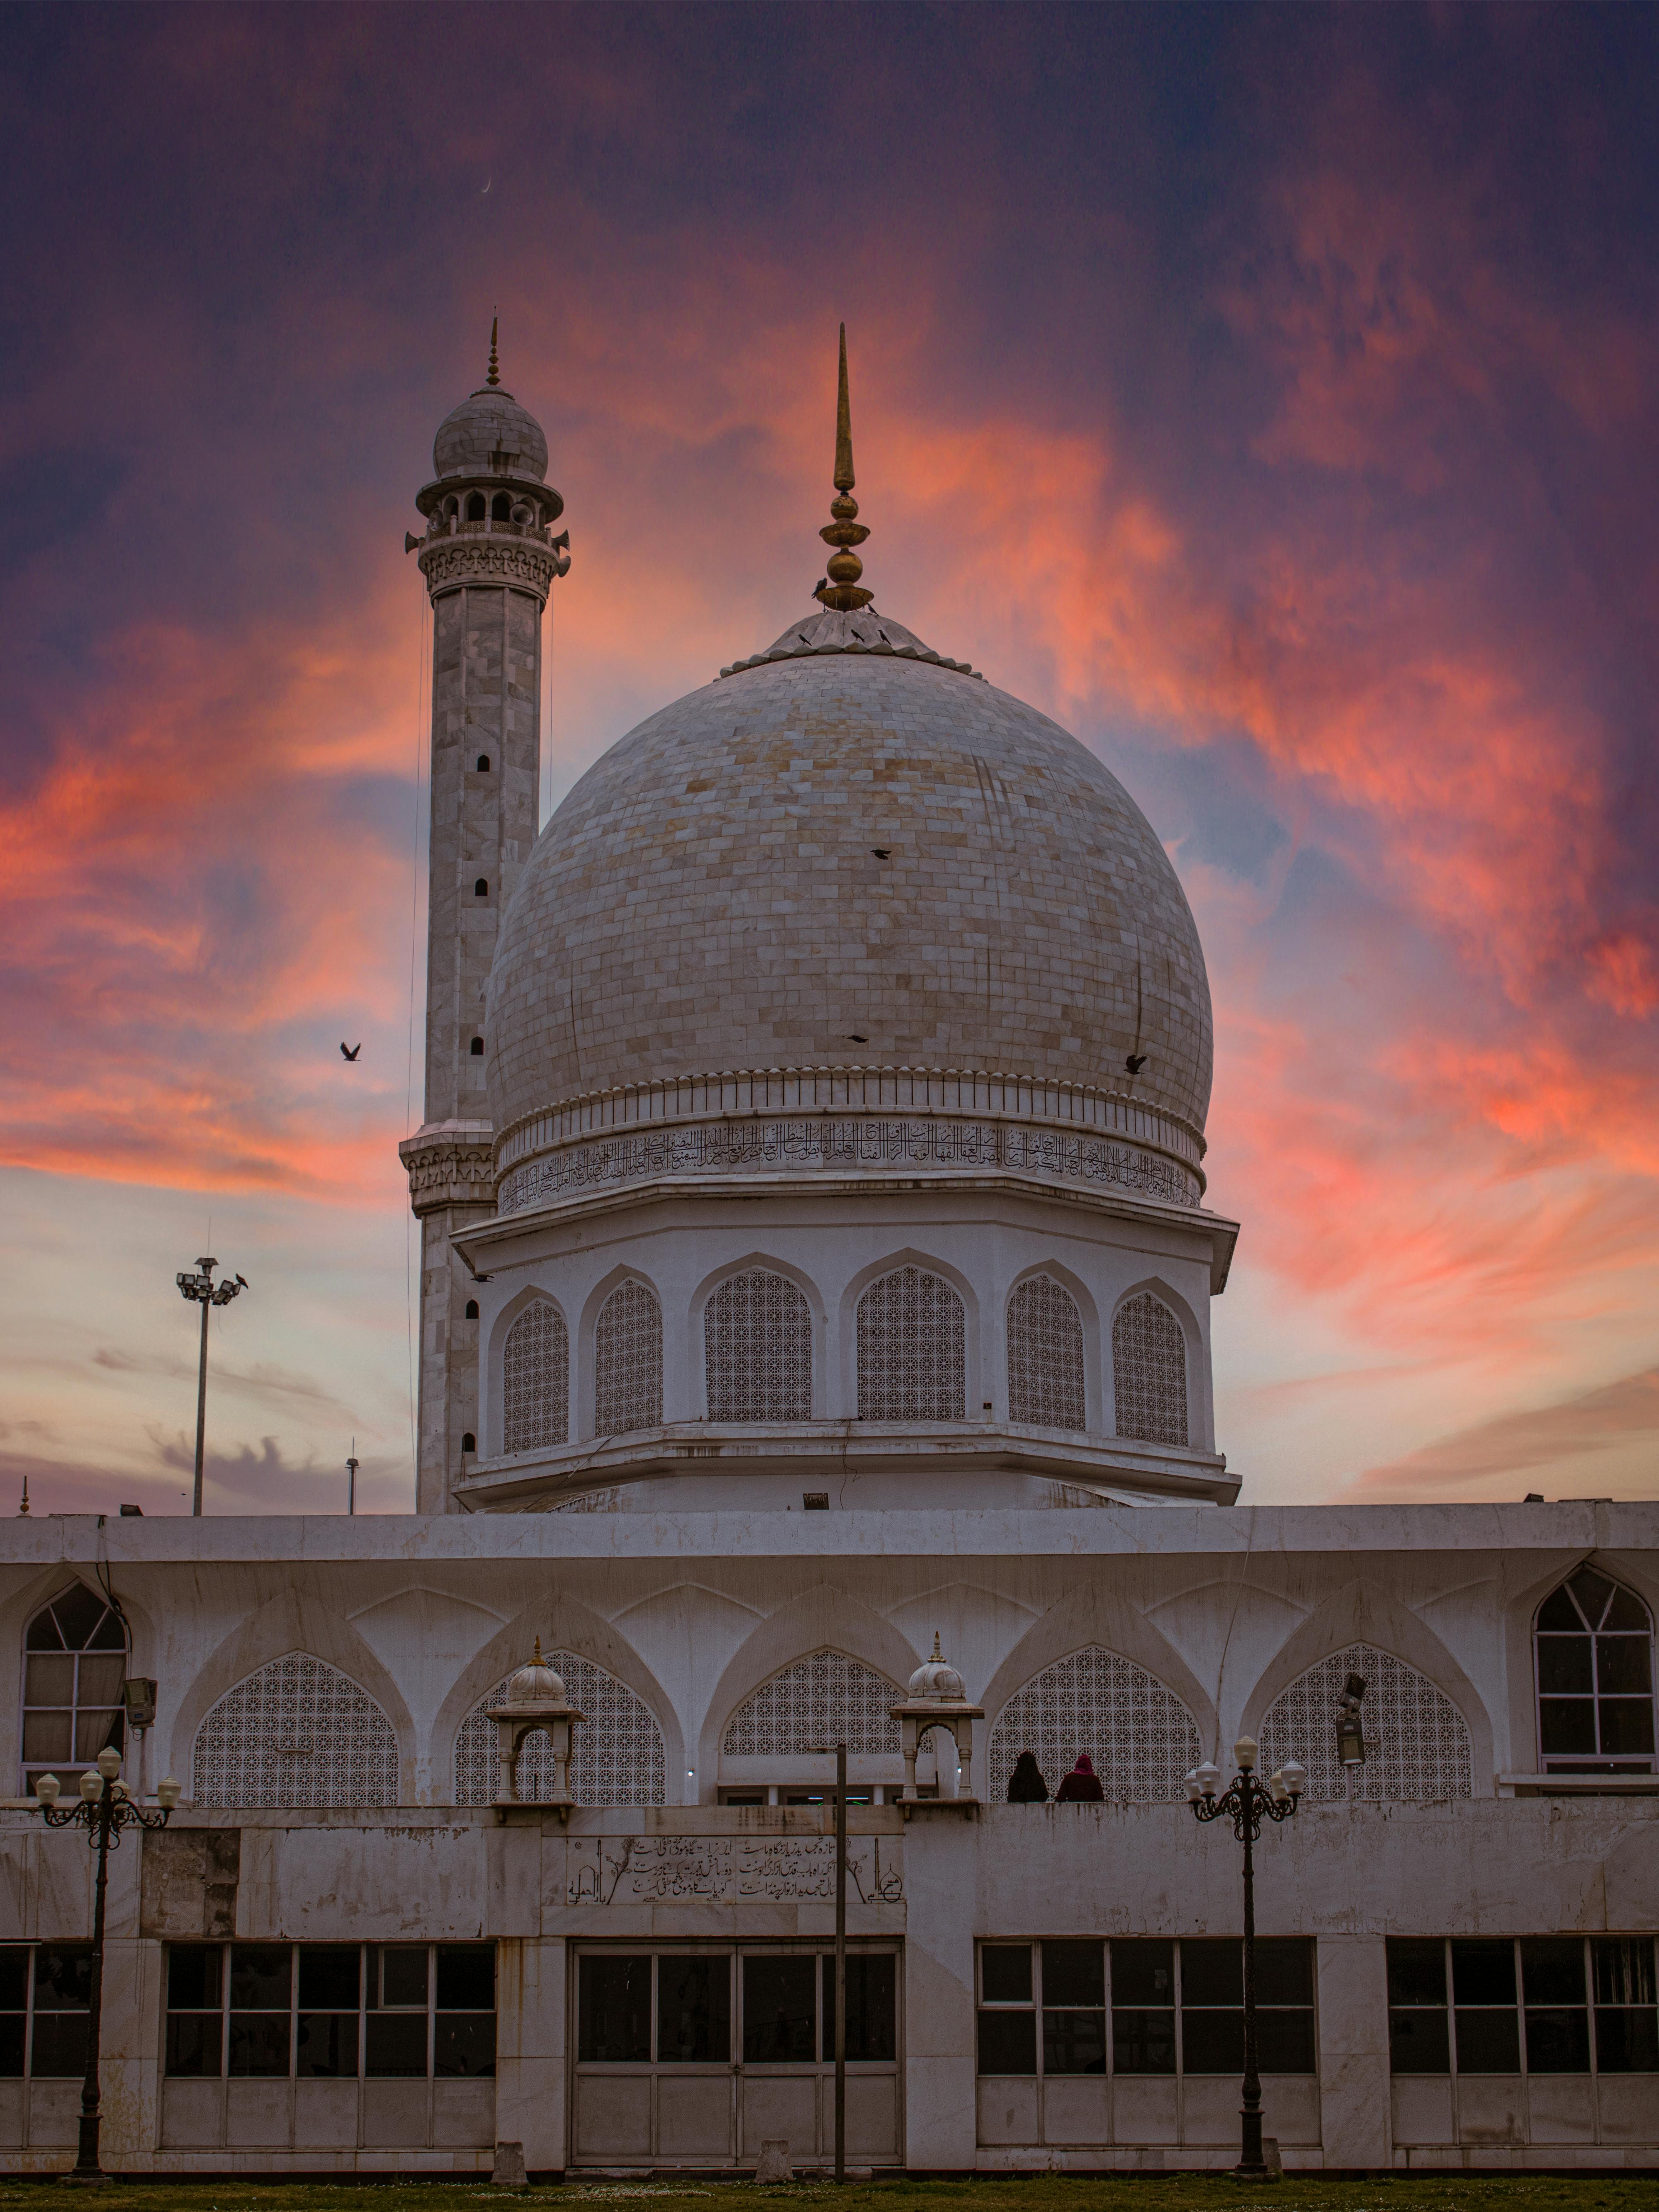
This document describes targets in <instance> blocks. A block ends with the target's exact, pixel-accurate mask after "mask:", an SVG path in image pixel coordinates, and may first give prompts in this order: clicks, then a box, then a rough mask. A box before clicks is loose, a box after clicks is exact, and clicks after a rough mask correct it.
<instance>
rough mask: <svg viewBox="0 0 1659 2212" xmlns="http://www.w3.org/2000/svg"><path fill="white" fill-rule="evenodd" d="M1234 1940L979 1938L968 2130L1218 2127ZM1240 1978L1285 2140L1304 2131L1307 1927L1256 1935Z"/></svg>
mask: <svg viewBox="0 0 1659 2212" xmlns="http://www.w3.org/2000/svg"><path fill="white" fill-rule="evenodd" d="M1243 1949H1244V1947H1243V1941H1242V1939H1241V1938H1239V1937H1237V1936H1204V1937H1192V1936H1189V1937H1184V1938H1182V1939H1180V1940H1176V1939H1175V1938H1172V1937H1152V1936H1135V1937H1127V1938H1119V1937H1114V1938H1112V1939H1111V1940H1110V1941H1109V1942H1103V1941H1102V1940H1101V1939H1100V1938H1098V1937H1076V1936H1065V1937H1060V1938H1054V1937H1049V1938H1047V1939H1041V1938H1035V1937H1034V1938H1032V1939H1030V1940H1029V1941H1024V1940H1022V1941H1019V1942H1012V1941H1005V1940H1002V1939H990V1938H987V1940H986V1941H984V1942H981V1945H980V1947H979V1962H978V1972H979V1988H978V1993H977V1994H978V2005H977V2016H976V2022H975V2027H976V2036H977V2054H978V2069H979V2094H978V2103H979V2140H980V2142H981V2144H984V2145H987V2146H1004V2145H1008V2146H1012V2145H1015V2144H1032V2145H1038V2146H1045V2147H1048V2148H1082V2147H1084V2146H1086V2145H1089V2144H1099V2143H1108V2142H1115V2143H1120V2144H1127V2143H1145V2144H1148V2145H1151V2144H1182V2145H1194V2146H1197V2145H1205V2144H1211V2143H1219V2142H1229V2141H1231V2140H1232V2139H1233V2136H1235V2135H1236V2133H1237V2106H1238V2081H1239V2075H1240V2074H1241V2073H1242V2071H1243V2064H1244V1960H1243ZM1255 1988H1256V2007H1257V2011H1256V2024H1257V2039H1258V2045H1259V2051H1260V2065H1261V2074H1262V2076H1263V2081H1264V2097H1265V2102H1266V2112H1267V2132H1268V2133H1269V2134H1270V2135H1277V2136H1279V2138H1280V2140H1281V2141H1283V2142H1285V2143H1287V2144H1289V2143H1300V2142H1317V2141H1318V2140H1319V2105H1318V2082H1317V2043H1316V2035H1315V2027H1314V1945H1313V1942H1312V1941H1311V1939H1310V1938H1306V1937H1303V1936H1263V1937H1261V1938H1260V1939H1258V1941H1257V1943H1256V1947H1255ZM1230 2131H1231V2132H1230Z"/></svg>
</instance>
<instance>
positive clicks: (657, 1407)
mask: <svg viewBox="0 0 1659 2212" xmlns="http://www.w3.org/2000/svg"><path fill="white" fill-rule="evenodd" d="M661 1426H662V1307H661V1305H660V1304H659V1303H658V1299H657V1294H656V1292H655V1291H653V1289H652V1288H651V1286H650V1285H649V1284H647V1283H641V1282H640V1281H638V1280H637V1279H630V1280H629V1281H628V1282H625V1283H619V1284H618V1285H617V1288H616V1289H615V1290H614V1291H611V1295H610V1297H608V1298H607V1299H606V1300H605V1304H603V1305H602V1306H601V1307H600V1308H599V1319H598V1321H597V1322H595V1323H594V1324H593V1427H594V1431H595V1433H596V1434H597V1435H599V1436H602V1437H616V1436H621V1435H623V1433H624V1432H625V1431H628V1430H629V1429H656V1428H660V1427H661Z"/></svg>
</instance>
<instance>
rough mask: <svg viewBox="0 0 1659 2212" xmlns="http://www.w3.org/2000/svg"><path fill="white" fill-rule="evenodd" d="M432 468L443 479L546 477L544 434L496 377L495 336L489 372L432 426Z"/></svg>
mask: <svg viewBox="0 0 1659 2212" xmlns="http://www.w3.org/2000/svg"><path fill="white" fill-rule="evenodd" d="M432 466H433V470H434V472H435V474H436V475H437V476H438V477H532V478H533V479H534V480H535V481H536V482H537V483H545V482H546V481H547V436H546V433H545V432H544V430H543V428H542V426H541V424H540V423H539V422H538V421H537V420H536V418H535V416H533V415H532V413H531V412H530V410H529V409H528V408H527V407H520V404H519V403H518V401H517V400H516V399H515V398H513V394H512V393H511V392H503V391H502V389H501V385H500V383H499V381H498V380H497V373H496V365H495V331H494V330H493V329H492V331H491V332H490V342H489V376H488V378H487V380H486V381H485V382H484V383H483V384H481V385H480V386H478V388H477V391H476V392H469V393H468V395H467V397H466V398H465V399H463V400H462V402H461V404H460V405H459V407H456V408H453V409H452V410H450V412H449V413H448V414H447V415H446V416H445V417H444V419H443V421H442V422H441V423H440V424H439V426H438V435H437V436H436V437H435V439H434V440H433V441H432Z"/></svg>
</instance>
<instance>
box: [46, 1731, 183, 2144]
mask: <svg viewBox="0 0 1659 2212" xmlns="http://www.w3.org/2000/svg"><path fill="white" fill-rule="evenodd" d="M120 1772H121V1754H120V1753H119V1752H118V1751H116V1750H114V1749H113V1748H107V1749H106V1750H103V1751H100V1753H99V1754H98V1771H97V1772H96V1773H95V1774H94V1773H93V1772H92V1771H90V1769H88V1771H87V1772H86V1773H85V1774H83V1775H82V1777H81V1802H79V1804H76V1805H65V1806H64V1807H63V1808H62V1809H61V1810H60V1809H59V1807H58V1792H59V1790H61V1789H62V1787H63V1784H61V1783H60V1782H59V1781H58V1777H57V1776H56V1775H55V1774H42V1775H39V1776H37V1777H36V1778H35V1784H34V1794H35V1796H36V1798H37V1799H38V1800H39V1802H40V1811H41V1814H42V1815H43V1816H44V1818H45V1820H46V1826H48V1827H49V1828H68V1827H72V1826H75V1824H76V1822H77V1821H78V1822H79V1823H80V1825H81V1826H82V1827H83V1828H85V1829H86V1830H87V1831H88V1835H87V1841H88V1844H90V1845H91V1847H92V1849H93V1850H94V1851H96V1852H97V1854H98V1874H97V1879H96V1881H95V1883H94V1888H93V1905H92V1986H91V1988H90V1990H88V1993H87V2072H86V2079H85V2080H84V2081H82V2084H81V2140H80V2147H79V2148H78V2149H77V2150H76V2154H75V2169H74V2172H73V2173H72V2174H71V2175H70V2179H71V2180H74V2181H102V2180H104V2179H106V2176H105V2174H104V2172H103V2171H102V2169H101V2168H100V2166H99V2164H98V2126H99V2118H100V2115H99V2110H98V2046H99V2041H100V2033H99V2031H100V2027H101V2026H102V2022H103V2012H104V1892H105V1888H106V1885H107V1883H108V1881H109V1855H110V1853H111V1852H112V1850H117V1849H118V1847H119V1844H120V1841H121V1834H122V1831H123V1830H124V1829H126V1828H165V1827H166V1826H167V1821H168V1819H169V1817H170V1816H171V1814H172V1812H173V1807H174V1806H175V1805H176V1804H177V1803H178V1802H179V1784H177V1783H176V1782H173V1781H171V1780H169V1781H167V1782H162V1783H158V1784H157V1785H156V1790H155V1804H154V1805H141V1804H140V1803H139V1802H138V1800H137V1798H136V1797H135V1796H133V1795H132V1793H131V1790H129V1789H128V1788H127V1785H126V1784H125V1782H123V1781H121V1780H120V1778H119V1777H120Z"/></svg>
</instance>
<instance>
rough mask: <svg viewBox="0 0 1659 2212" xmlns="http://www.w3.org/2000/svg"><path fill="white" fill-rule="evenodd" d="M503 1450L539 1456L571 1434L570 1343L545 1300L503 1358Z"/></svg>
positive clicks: (518, 1328) (513, 1331)
mask: <svg viewBox="0 0 1659 2212" xmlns="http://www.w3.org/2000/svg"><path fill="white" fill-rule="evenodd" d="M501 1405H502V1419H501V1449H502V1450H503V1451H510V1452H518V1451H536V1450H538V1449H545V1448H546V1447H547V1446H548V1445H550V1444H562V1443H563V1442H564V1441H565V1439H566V1437H568V1435H569V1433H570V1339H569V1337H568V1334H566V1331H565V1326H564V1316H563V1315H562V1313H561V1312H560V1311H559V1310H558V1308H557V1307H556V1306H555V1305H551V1304H549V1302H548V1300H547V1299H545V1298H538V1299H537V1300H536V1301H535V1302H534V1304H532V1305H527V1306H526V1308H525V1310H524V1311H523V1312H522V1313H521V1314H520V1316H519V1318H518V1319H517V1321H515V1322H513V1326H512V1328H510V1329H508V1331H507V1343H506V1346H505V1347H504V1348H503V1350H502V1353H501Z"/></svg>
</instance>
